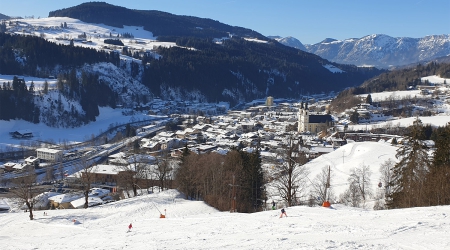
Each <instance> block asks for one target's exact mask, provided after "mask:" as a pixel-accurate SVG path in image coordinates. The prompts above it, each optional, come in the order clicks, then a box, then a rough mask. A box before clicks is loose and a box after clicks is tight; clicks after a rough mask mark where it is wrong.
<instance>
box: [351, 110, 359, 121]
mask: <svg viewBox="0 0 450 250" xmlns="http://www.w3.org/2000/svg"><path fill="white" fill-rule="evenodd" d="M350 121H351V122H353V123H354V124H358V122H359V113H358V111H357V110H355V111H353V113H352V114H351V116H350Z"/></svg>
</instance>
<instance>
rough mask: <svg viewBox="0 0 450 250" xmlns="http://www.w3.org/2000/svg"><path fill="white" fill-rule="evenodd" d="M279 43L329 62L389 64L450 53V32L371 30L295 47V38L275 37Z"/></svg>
mask: <svg viewBox="0 0 450 250" xmlns="http://www.w3.org/2000/svg"><path fill="white" fill-rule="evenodd" d="M277 40H278V41H279V42H280V43H282V44H284V45H287V46H291V47H295V48H299V49H301V50H304V51H307V52H310V53H313V54H316V55H318V56H320V57H323V58H325V59H328V60H330V61H332V62H337V63H345V64H354V65H357V66H368V65H370V66H375V67H380V68H389V67H392V66H403V65H407V64H414V63H417V62H421V61H430V60H433V59H436V58H439V57H444V56H448V55H449V54H450V35H449V34H444V35H430V36H426V37H422V38H409V37H390V36H387V35H383V34H373V35H368V36H365V37H362V38H359V39H358V38H349V39H345V40H342V41H339V40H336V39H332V38H327V39H325V40H323V41H321V42H320V43H316V44H307V45H304V46H305V49H302V48H300V47H298V45H297V44H298V43H300V41H298V40H297V39H295V38H291V37H286V38H279V39H277Z"/></svg>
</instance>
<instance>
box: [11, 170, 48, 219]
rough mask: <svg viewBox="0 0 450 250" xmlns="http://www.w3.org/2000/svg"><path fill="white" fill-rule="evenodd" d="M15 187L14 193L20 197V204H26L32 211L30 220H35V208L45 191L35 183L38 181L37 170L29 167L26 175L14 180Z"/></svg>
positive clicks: (30, 211)
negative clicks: (40, 195)
mask: <svg viewBox="0 0 450 250" xmlns="http://www.w3.org/2000/svg"><path fill="white" fill-rule="evenodd" d="M12 183H13V185H14V188H13V189H12V191H11V192H12V193H13V194H14V196H15V197H16V198H17V199H18V201H19V204H25V205H26V206H27V208H28V209H27V210H28V211H29V213H30V215H29V216H30V220H33V218H34V215H33V208H34V205H35V204H36V203H37V202H38V201H39V197H38V195H39V194H41V193H42V192H43V190H41V189H39V188H37V187H36V185H34V184H35V183H36V172H35V170H34V168H33V167H29V168H27V170H26V171H25V172H24V175H23V176H21V177H18V178H17V179H14V180H13V181H12Z"/></svg>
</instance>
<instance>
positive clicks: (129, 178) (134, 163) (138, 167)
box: [117, 155, 148, 196]
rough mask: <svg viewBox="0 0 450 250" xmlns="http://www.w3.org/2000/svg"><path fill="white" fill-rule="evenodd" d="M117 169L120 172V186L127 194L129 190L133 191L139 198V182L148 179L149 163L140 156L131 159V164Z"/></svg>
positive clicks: (118, 180)
mask: <svg viewBox="0 0 450 250" xmlns="http://www.w3.org/2000/svg"><path fill="white" fill-rule="evenodd" d="M117 168H118V170H119V176H118V179H117V182H118V184H119V186H120V187H121V188H123V189H124V190H125V191H126V192H128V189H131V190H133V195H134V196H137V194H138V192H137V189H138V187H139V184H138V183H139V181H140V180H144V179H146V178H148V172H147V168H148V161H147V160H146V159H145V158H144V157H142V156H140V155H133V156H131V158H130V164H128V165H126V166H118V167H117Z"/></svg>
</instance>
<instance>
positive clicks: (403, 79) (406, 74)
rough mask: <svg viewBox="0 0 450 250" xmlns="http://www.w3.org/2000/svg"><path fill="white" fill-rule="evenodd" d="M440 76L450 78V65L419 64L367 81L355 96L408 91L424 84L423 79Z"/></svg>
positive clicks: (355, 89)
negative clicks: (409, 88) (421, 79)
mask: <svg viewBox="0 0 450 250" xmlns="http://www.w3.org/2000/svg"><path fill="white" fill-rule="evenodd" d="M430 75H438V76H440V77H442V78H449V77H450V63H434V62H431V63H428V64H418V65H417V66H415V67H412V68H407V69H401V70H394V71H390V72H387V73H383V74H381V75H379V76H376V77H375V78H373V79H369V80H367V81H365V82H364V83H363V84H362V85H361V86H359V87H356V88H354V93H355V94H365V93H371V92H382V91H393V90H406V89H407V88H408V87H415V86H417V85H420V84H422V83H421V81H420V78H421V77H425V76H430Z"/></svg>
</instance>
